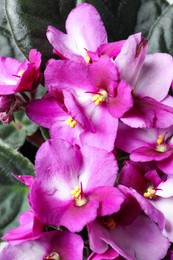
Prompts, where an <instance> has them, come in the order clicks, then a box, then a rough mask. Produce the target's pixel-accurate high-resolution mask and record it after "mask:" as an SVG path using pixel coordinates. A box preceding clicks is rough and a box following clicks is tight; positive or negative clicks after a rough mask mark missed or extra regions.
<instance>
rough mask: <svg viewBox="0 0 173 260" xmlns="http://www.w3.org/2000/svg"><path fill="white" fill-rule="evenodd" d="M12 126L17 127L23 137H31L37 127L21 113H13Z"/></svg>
mask: <svg viewBox="0 0 173 260" xmlns="http://www.w3.org/2000/svg"><path fill="white" fill-rule="evenodd" d="M14 124H15V125H16V126H17V128H18V129H19V130H20V132H24V133H25V135H32V134H33V133H35V132H36V130H37V128H38V125H36V124H35V123H33V122H32V121H31V120H30V119H29V118H28V117H27V115H26V114H25V112H23V111H20V112H16V113H15V122H14Z"/></svg>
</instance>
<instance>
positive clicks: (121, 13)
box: [80, 0, 141, 41]
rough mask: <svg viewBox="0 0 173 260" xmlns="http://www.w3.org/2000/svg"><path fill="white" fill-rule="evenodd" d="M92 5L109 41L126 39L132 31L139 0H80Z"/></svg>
mask: <svg viewBox="0 0 173 260" xmlns="http://www.w3.org/2000/svg"><path fill="white" fill-rule="evenodd" d="M80 2H87V3H90V4H92V5H94V6H95V7H96V8H97V10H98V11H99V13H100V15H101V17H102V20H103V22H104V24H105V27H106V30H107V33H108V37H109V41H117V40H121V39H126V38H127V37H128V36H129V35H130V34H132V33H134V28H135V26H136V21H137V14H138V10H139V7H140V4H141V0H104V1H100V0H81V1H80Z"/></svg>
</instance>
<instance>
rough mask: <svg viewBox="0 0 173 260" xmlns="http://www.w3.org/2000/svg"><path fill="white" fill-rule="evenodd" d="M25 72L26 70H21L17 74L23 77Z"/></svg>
mask: <svg viewBox="0 0 173 260" xmlns="http://www.w3.org/2000/svg"><path fill="white" fill-rule="evenodd" d="M24 72H25V71H24V70H20V71H19V72H18V73H17V75H18V76H19V77H21V76H22V75H23V73H24Z"/></svg>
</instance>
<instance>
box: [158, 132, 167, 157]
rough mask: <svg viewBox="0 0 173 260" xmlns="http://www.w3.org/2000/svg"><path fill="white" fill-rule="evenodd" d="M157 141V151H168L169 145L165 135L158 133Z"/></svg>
mask: <svg viewBox="0 0 173 260" xmlns="http://www.w3.org/2000/svg"><path fill="white" fill-rule="evenodd" d="M156 143H157V146H156V151H158V152H161V153H164V152H166V151H167V145H166V143H165V142H164V136H163V135H158V137H157V141H156Z"/></svg>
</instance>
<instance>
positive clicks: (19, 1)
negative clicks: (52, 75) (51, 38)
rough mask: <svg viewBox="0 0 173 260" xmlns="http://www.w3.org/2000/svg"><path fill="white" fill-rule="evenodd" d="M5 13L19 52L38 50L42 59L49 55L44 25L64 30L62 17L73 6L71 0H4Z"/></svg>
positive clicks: (63, 18) (63, 17)
mask: <svg viewBox="0 0 173 260" xmlns="http://www.w3.org/2000/svg"><path fill="white" fill-rule="evenodd" d="M5 6H6V14H7V18H8V21H9V24H10V27H11V31H12V34H13V37H14V39H15V42H16V44H17V45H18V47H19V49H20V50H21V51H22V53H23V54H24V55H25V56H26V57H28V53H29V51H30V49H32V48H36V49H38V50H39V51H40V52H41V53H42V55H43V59H44V61H46V60H47V59H48V58H50V57H52V46H51V45H50V44H49V42H48V40H47V38H46V30H47V26H48V25H53V26H55V27H58V28H60V29H61V30H64V24H65V20H66V17H67V15H68V13H69V12H70V10H71V9H72V8H73V7H75V1H74V0H51V1H50V0H45V1H42V0H37V1H35V0H30V1H28V0H5Z"/></svg>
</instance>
